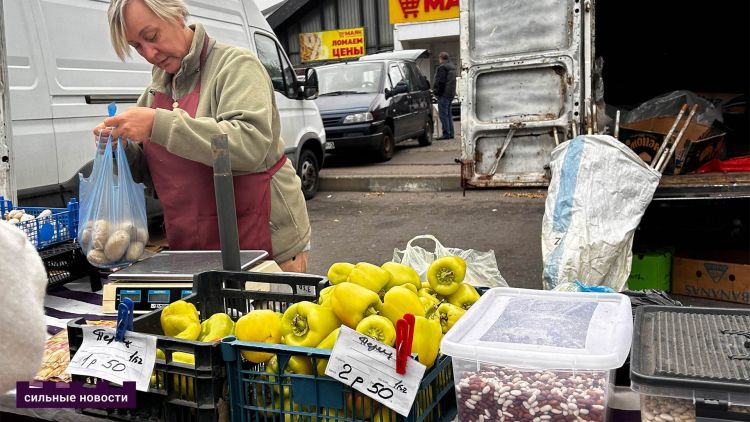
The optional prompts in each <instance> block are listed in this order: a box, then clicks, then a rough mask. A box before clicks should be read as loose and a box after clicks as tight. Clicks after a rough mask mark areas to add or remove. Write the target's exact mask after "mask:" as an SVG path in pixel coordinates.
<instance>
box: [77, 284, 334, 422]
mask: <svg viewBox="0 0 750 422" xmlns="http://www.w3.org/2000/svg"><path fill="white" fill-rule="evenodd" d="M248 281H250V282H257V283H269V284H270V285H272V286H273V289H274V290H279V289H283V290H287V291H288V292H282V293H280V292H266V291H258V290H245V288H244V284H245V282H248ZM327 283H328V280H327V279H326V278H325V277H320V276H307V275H289V274H263V273H250V272H224V271H209V272H205V273H201V274H197V275H196V276H195V277H194V279H193V294H191V295H190V296H187V297H186V298H185V299H184V300H186V301H188V302H191V303H193V304H194V305H195V307H196V308H197V309H198V311H199V312H200V317H201V320H204V319H206V318H207V317H208V316H211V315H213V314H215V313H217V312H226V313H228V314H229V315H230V316H231V317H232V318H233V319H234V320H237V319H238V318H239V317H240V316H241V315H244V314H246V313H247V312H249V311H250V310H252V309H272V310H275V311H278V312H283V311H284V310H286V308H287V307H288V306H289V305H290V304H292V303H296V302H300V301H303V300H310V301H317V298H318V296H319V294H320V290H321V289H322V288H323V287H325V286H326V285H327ZM227 285H242V286H243V287H242V288H239V289H236V288H228V287H226V286H227ZM85 324H86V321H85V319H83V318H81V319H78V320H75V321H71V322H69V323H68V341H69V346H70V355H71V358H72V357H73V356H74V355H75V352H76V351H77V350H78V348H79V347H80V345H81V343H82V342H83V333H82V330H81V327H82V326H83V325H85ZM133 328H134V331H136V332H138V333H146V334H154V335H156V347H157V348H158V349H161V350H163V351H164V354H165V356H166V360H158V359H157V361H156V364H155V365H154V374H155V375H156V380H157V385H155V386H153V385H152V387H153V388H151V389H150V390H149V391H148V392H138V393H137V395H136V404H137V409H132V410H130V409H82V412H83V413H85V414H90V415H95V416H101V417H107V418H109V419H114V420H123V421H145V420H160V421H213V420H218V419H219V417H220V416H222V419H223V417H224V416H223V415H226V416H228V415H229V413H228V412H229V410H228V405H227V404H226V402H227V391H226V389H227V387H226V364H225V363H224V360H223V359H222V354H221V348H220V343H219V342H216V343H203V342H198V341H187V340H180V339H176V338H173V337H167V336H164V335H162V329H161V310H157V311H154V312H151V313H149V314H146V315H143V316H141V317H138V318H136V319H135V320H134V321H133ZM174 352H185V353H191V354H193V355H194V356H195V366H190V365H185V364H182V363H179V362H174V361H173V360H172V353H174ZM73 379H76V380H82V381H84V382H86V383H96V382H97V381H99V380H97V379H92V378H90V377H82V376H73ZM225 412H226V413H225Z"/></svg>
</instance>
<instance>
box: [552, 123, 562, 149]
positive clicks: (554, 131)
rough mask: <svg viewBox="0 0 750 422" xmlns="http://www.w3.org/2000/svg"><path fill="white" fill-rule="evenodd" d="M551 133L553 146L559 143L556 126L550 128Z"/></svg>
mask: <svg viewBox="0 0 750 422" xmlns="http://www.w3.org/2000/svg"><path fill="white" fill-rule="evenodd" d="M552 135H553V136H554V137H555V146H558V145H560V137H559V136H557V127H553V128H552Z"/></svg>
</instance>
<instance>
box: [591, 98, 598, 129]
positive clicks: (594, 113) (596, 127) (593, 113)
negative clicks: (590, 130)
mask: <svg viewBox="0 0 750 422" xmlns="http://www.w3.org/2000/svg"><path fill="white" fill-rule="evenodd" d="M591 120H592V121H593V122H594V124H593V126H594V133H599V124H598V123H597V122H596V103H593V104H591Z"/></svg>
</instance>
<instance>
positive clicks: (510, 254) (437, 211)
mask: <svg viewBox="0 0 750 422" xmlns="http://www.w3.org/2000/svg"><path fill="white" fill-rule="evenodd" d="M454 123H455V124H456V133H458V132H459V130H460V124H459V122H457V121H456V122H454ZM460 155H461V153H460V140H459V138H458V137H456V138H455V139H452V140H435V141H434V142H433V144H432V145H430V146H427V147H420V146H419V144H418V143H417V141H416V140H409V141H406V142H403V143H399V144H398V145H397V146H396V152H395V154H394V156H393V158H392V159H391V160H390V161H387V162H382V163H379V162H373V161H372V160H371V159H370V157H369V154H367V153H362V154H359V155H352V154H349V155H328V156H327V157H326V164H325V166H324V168H323V170H322V171H321V173H320V176H321V188H320V192H319V193H318V195H317V196H316V197H315V198H314V199H312V200H310V201H308V202H307V209H308V212H309V215H310V219H311V224H312V228H313V241H312V242H313V244H312V252H311V260H310V264H309V268H308V271H309V272H311V273H313V274H325V273H326V271H327V270H328V267H329V266H330V265H331V264H333V263H334V262H339V261H346V262H352V263H356V262H360V261H367V262H371V263H373V264H378V265H380V264H382V263H383V262H385V261H389V260H391V259H392V258H393V252H394V249H395V248H398V249H404V248H405V247H406V244H407V242H408V241H409V240H410V239H412V238H413V237H415V236H418V235H423V234H430V235H434V236H435V237H437V238H438V240H440V242H442V243H443V245H444V246H448V247H455V248H461V249H475V250H477V251H489V250H493V251H494V252H495V257H496V259H497V265H498V268H499V269H500V273H501V275H502V276H503V277H504V278H505V279H506V281H507V282H508V284H509V285H511V286H513V287H525V288H536V289H538V288H541V274H542V257H541V223H542V216H543V214H544V198H545V196H546V191H545V190H524V191H506V190H470V191H467V192H465V195H464V193H463V192H462V191H461V187H460V175H461V169H460V166H459V164H457V163H456V162H455V159H456V158H459V157H460ZM418 244H419V245H420V246H422V247H424V248H425V249H434V245H433V244H432V243H431V242H429V241H420V243H418Z"/></svg>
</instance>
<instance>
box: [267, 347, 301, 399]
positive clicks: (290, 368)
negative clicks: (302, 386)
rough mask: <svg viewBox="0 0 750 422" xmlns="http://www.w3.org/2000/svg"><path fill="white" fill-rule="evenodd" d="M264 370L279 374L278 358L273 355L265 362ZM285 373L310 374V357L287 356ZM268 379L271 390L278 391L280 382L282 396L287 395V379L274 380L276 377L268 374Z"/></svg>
mask: <svg viewBox="0 0 750 422" xmlns="http://www.w3.org/2000/svg"><path fill="white" fill-rule="evenodd" d="M266 372H267V373H269V374H271V375H279V360H278V357H277V356H276V355H273V357H272V358H271V360H269V361H268V363H266ZM284 373H285V374H297V375H312V373H313V367H312V361H311V360H310V358H306V357H304V356H292V357H290V358H289V361H288V362H287V364H286V367H285V368H284ZM268 380H269V381H270V382H272V383H274V384H273V391H275V392H276V394H278V393H279V391H280V389H279V386H280V385H282V384H287V385H284V397H289V385H288V384H289V381H281V382H276V377H274V376H269V377H268Z"/></svg>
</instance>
